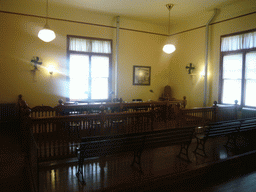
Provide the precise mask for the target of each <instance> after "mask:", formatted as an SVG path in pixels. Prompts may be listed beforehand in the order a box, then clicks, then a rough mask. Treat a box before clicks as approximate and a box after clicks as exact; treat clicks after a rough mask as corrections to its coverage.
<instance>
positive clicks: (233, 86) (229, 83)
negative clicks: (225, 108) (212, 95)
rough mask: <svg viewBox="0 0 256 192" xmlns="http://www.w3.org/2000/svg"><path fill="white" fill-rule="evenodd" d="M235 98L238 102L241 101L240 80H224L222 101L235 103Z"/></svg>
mask: <svg viewBox="0 0 256 192" xmlns="http://www.w3.org/2000/svg"><path fill="white" fill-rule="evenodd" d="M235 100H238V104H240V103H241V80H224V82H223V96H222V101H223V103H227V104H235Z"/></svg>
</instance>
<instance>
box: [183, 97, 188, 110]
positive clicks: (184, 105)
mask: <svg viewBox="0 0 256 192" xmlns="http://www.w3.org/2000/svg"><path fill="white" fill-rule="evenodd" d="M186 106H187V97H186V96H184V97H183V108H184V109H185V108H186Z"/></svg>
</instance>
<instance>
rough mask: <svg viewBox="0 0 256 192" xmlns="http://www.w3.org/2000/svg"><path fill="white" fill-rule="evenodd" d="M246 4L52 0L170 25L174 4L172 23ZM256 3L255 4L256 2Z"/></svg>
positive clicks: (182, 0)
mask: <svg viewBox="0 0 256 192" xmlns="http://www.w3.org/2000/svg"><path fill="white" fill-rule="evenodd" d="M238 1H244V0H49V6H50V4H51V3H54V4H59V5H60V6H68V7H74V8H79V9H85V10H87V11H94V12H101V13H104V14H110V15H115V16H120V17H128V18H132V19H136V20H145V21H149V22H153V23H159V24H164V23H165V24H166V22H168V18H169V11H168V9H167V8H166V4H170V3H171V4H174V7H173V8H172V10H171V13H170V15H171V21H174V20H184V19H185V18H187V17H189V16H194V15H197V14H200V15H201V14H203V13H204V12H205V13H207V12H210V11H213V9H214V8H223V7H226V6H230V5H232V4H234V3H236V2H238ZM253 1H255V0H253Z"/></svg>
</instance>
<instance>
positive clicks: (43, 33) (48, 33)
mask: <svg viewBox="0 0 256 192" xmlns="http://www.w3.org/2000/svg"><path fill="white" fill-rule="evenodd" d="M38 37H39V39H41V40H42V41H44V42H50V41H52V40H53V39H55V37H56V35H55V33H54V31H53V30H51V29H50V28H49V26H48V25H47V24H46V25H45V26H44V28H43V29H41V30H40V31H39V33H38Z"/></svg>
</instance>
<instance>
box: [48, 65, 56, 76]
mask: <svg viewBox="0 0 256 192" xmlns="http://www.w3.org/2000/svg"><path fill="white" fill-rule="evenodd" d="M47 69H48V71H49V73H50V74H51V75H52V74H53V72H55V67H54V66H53V65H50V66H49V67H48V68H47Z"/></svg>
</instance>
